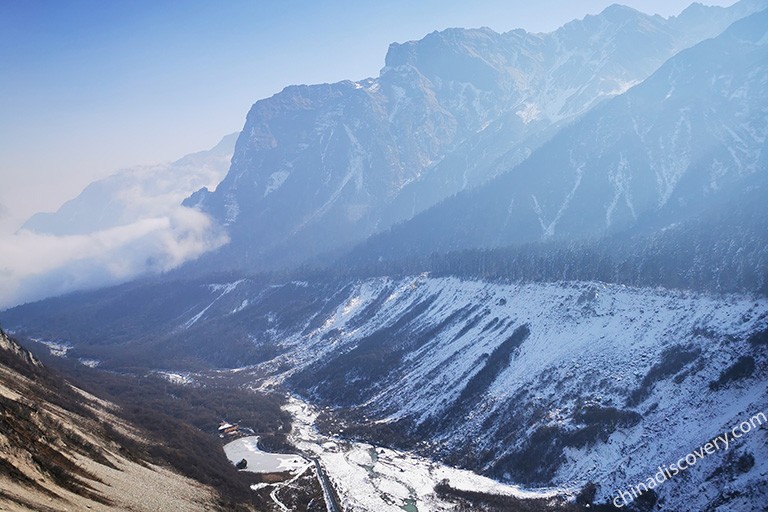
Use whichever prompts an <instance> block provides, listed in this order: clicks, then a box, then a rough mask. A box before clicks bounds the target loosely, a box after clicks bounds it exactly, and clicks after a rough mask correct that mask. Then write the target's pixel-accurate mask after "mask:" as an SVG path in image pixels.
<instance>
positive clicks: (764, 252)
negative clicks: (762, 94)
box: [327, 219, 768, 295]
mask: <svg viewBox="0 0 768 512" xmlns="http://www.w3.org/2000/svg"><path fill="white" fill-rule="evenodd" d="M754 220H755V221H757V222H759V219H754ZM327 272H330V273H331V274H333V275H335V276H336V277H337V278H368V277H375V276H393V277H397V276H404V275H413V274H417V273H421V272H430V274H431V275H432V276H436V277H437V276H458V277H465V278H472V279H487V280H504V281H523V282H554V281H602V282H606V283H618V284H625V285H629V286H652V287H655V286H661V287H665V288H673V289H688V290H698V291H711V292H718V293H727V292H753V293H759V294H762V295H766V294H768V230H766V229H765V228H763V227H762V226H760V225H752V224H746V225H736V226H733V225H732V226H728V229H727V230H724V229H723V227H722V226H718V227H711V228H710V227H709V226H708V225H707V224H706V223H704V222H702V223H700V224H696V225H689V226H683V227H676V228H675V227H673V228H671V229H669V230H666V231H659V232H656V233H654V234H652V235H647V236H644V237H635V238H629V237H622V236H613V237H608V238H604V239H601V240H598V241H580V242H543V243H537V244H528V245H524V246H516V247H500V248H490V249H467V250H461V251H453V252H448V253H433V254H432V255H430V256H410V257H409V256H405V257H403V258H401V259H388V260H382V259H376V258H374V257H371V256H370V255H368V256H363V257H358V258H356V259H355V260H347V261H345V262H344V264H342V265H337V266H335V267H331V268H330V269H327Z"/></svg>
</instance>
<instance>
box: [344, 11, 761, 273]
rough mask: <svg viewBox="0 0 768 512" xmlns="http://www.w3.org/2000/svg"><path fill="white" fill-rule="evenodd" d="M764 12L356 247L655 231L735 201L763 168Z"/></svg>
mask: <svg viewBox="0 0 768 512" xmlns="http://www.w3.org/2000/svg"><path fill="white" fill-rule="evenodd" d="M767 20H768V15H766V12H765V11H763V12H761V13H757V14H754V15H752V16H750V17H748V18H745V19H743V20H741V21H739V22H736V23H735V24H734V25H733V26H732V27H730V28H729V29H728V30H727V31H725V32H724V33H723V34H722V35H720V36H718V37H717V38H714V39H711V40H708V41H705V42H703V43H700V44H699V45H697V46H695V47H693V48H690V49H688V50H685V51H682V52H680V53H679V54H677V55H676V56H675V57H673V58H672V59H670V60H669V61H668V62H666V63H665V64H664V65H663V66H662V67H661V68H660V69H659V70H658V71H656V72H655V73H654V74H653V75H652V76H650V77H649V78H647V79H646V80H645V81H643V82H642V83H641V84H638V85H637V86H635V87H633V88H632V89H631V90H629V91H627V92H626V93H624V94H622V95H620V96H618V97H616V98H614V99H612V100H610V101H607V102H605V103H603V104H601V105H600V106H598V107H595V108H594V109H593V110H591V111H590V112H589V113H587V114H585V115H584V116H583V117H582V118H580V119H579V120H578V121H577V122H575V123H573V124H572V125H570V126H568V127H565V128H563V129H562V130H561V131H560V132H559V133H558V134H557V135H556V136H554V137H553V138H552V139H551V140H550V141H548V142H547V143H546V144H545V145H544V146H542V147H541V148H540V149H539V150H538V151H536V152H535V153H534V154H533V155H531V156H530V157H529V158H528V159H527V160H526V161H525V162H523V163H522V164H520V165H519V166H518V167H516V168H515V169H513V170H512V171H510V172H508V173H506V174H504V175H501V176H499V177H497V178H496V179H494V180H493V181H491V182H489V183H488V184H487V185H485V186H483V187H480V188H477V189H475V190H472V191H468V192H466V193H463V194H460V195H459V196H457V197H456V198H452V199H450V200H448V201H445V202H444V203H442V204H440V205H438V206H437V207H435V208H433V209H431V210H429V211H427V212H425V213H424V214H422V215H420V216H417V217H416V218H414V219H413V220H411V221H409V222H407V223H405V224H403V225H401V226H398V227H395V228H393V230H392V231H391V232H390V233H387V234H384V235H382V236H379V237H375V238H373V239H372V240H370V241H369V242H367V243H366V245H365V246H364V247H363V248H361V249H360V250H359V251H358V254H360V255H366V256H367V257H368V258H369V259H371V260H375V259H378V258H387V259H393V258H397V257H399V256H400V255H402V254H405V253H407V252H410V253H421V254H429V253H430V252H432V251H438V252H439V251H446V250H456V249H465V248H476V247H494V246H504V245H519V244H523V243H529V242H539V241H546V240H575V239H586V238H593V239H596V238H599V237H601V236H604V235H611V234H615V233H619V232H628V233H635V234H637V233H649V232H664V231H665V230H668V229H670V228H673V227H675V226H679V225H682V224H685V223H686V222H688V221H691V220H692V219H698V218H701V217H702V216H704V215H707V214H712V212H719V213H720V214H721V216H722V215H725V214H726V212H736V211H739V210H743V209H744V208H745V207H746V205H747V204H750V202H751V201H752V199H750V198H751V197H752V196H753V195H754V191H757V190H764V189H765V187H766V184H767V183H766V179H767V178H768V176H766V173H765V172H763V171H764V168H765V162H766V153H765V145H766V135H768V132H766V128H765V126H766V124H765V120H766V110H765V105H766V103H768V97H767V96H766V93H765V87H763V85H764V83H765V81H766V77H767V76H768V65H767V63H768V44H766V41H767V40H766V26H768V21H767ZM750 207H753V209H754V212H755V214H758V212H759V211H762V210H759V208H758V206H757V204H756V203H754V204H752V205H751V206H750ZM726 216H727V215H726ZM721 220H722V219H721ZM722 222H723V223H725V220H722ZM730 234H731V232H730V231H729V230H728V229H723V230H722V232H721V236H723V237H728V236H730ZM416 241H420V242H419V243H416Z"/></svg>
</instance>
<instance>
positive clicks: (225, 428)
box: [219, 421, 240, 437]
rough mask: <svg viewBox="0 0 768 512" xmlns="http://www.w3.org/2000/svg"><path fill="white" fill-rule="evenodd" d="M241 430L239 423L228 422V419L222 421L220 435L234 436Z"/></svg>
mask: <svg viewBox="0 0 768 512" xmlns="http://www.w3.org/2000/svg"><path fill="white" fill-rule="evenodd" d="M239 431H240V426H239V425H233V424H232V423H228V422H226V421H222V422H221V423H220V424H219V437H224V436H234V435H237V434H238V432H239Z"/></svg>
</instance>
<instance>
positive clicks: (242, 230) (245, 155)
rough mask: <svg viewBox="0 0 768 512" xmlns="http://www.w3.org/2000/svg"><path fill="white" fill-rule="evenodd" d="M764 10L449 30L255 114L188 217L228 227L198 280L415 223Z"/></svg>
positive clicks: (619, 10)
mask: <svg viewBox="0 0 768 512" xmlns="http://www.w3.org/2000/svg"><path fill="white" fill-rule="evenodd" d="M760 5H763V4H762V3H761V2H740V3H738V4H736V5H735V6H733V7H731V8H728V9H722V8H706V7H703V6H700V5H694V6H692V7H691V8H689V9H687V10H686V11H684V12H683V13H682V14H681V15H680V16H678V17H673V18H669V19H664V18H662V17H660V16H648V15H645V14H642V13H639V12H637V11H634V10H632V9H629V8H626V7H621V6H612V7H610V8H608V9H606V10H605V11H604V12H603V13H601V14H600V15H598V16H588V17H587V18H585V19H583V20H580V21H574V22H572V23H569V24H567V25H565V26H564V27H562V28H561V29H559V30H557V31H555V32H553V33H550V34H530V33H527V32H525V31H523V30H514V31H511V32H507V33H504V34H498V33H495V32H493V31H492V30H489V29H477V30H465V29H449V30H445V31H443V32H435V33H432V34H429V35H428V36H426V37H425V38H424V39H422V40H420V41H411V42H408V43H405V44H393V45H391V46H390V49H389V51H388V53H387V56H386V60H385V67H384V68H383V69H382V71H381V74H380V75H379V77H377V78H373V79H367V80H362V81H359V82H350V81H346V82H340V83H336V84H322V85H314V86H293V87H288V88H286V89H285V90H284V91H283V92H281V93H279V94H277V95H275V96H273V97H272V98H268V99H265V100H261V101H259V102H257V103H256V104H255V105H254V106H253V108H252V109H251V111H250V112H249V114H248V118H247V121H246V124H245V126H244V128H243V131H242V134H241V136H240V138H239V140H238V143H237V146H236V150H235V155H234V157H233V160H232V167H231V169H230V171H229V173H228V174H227V177H226V178H225V179H224V181H222V183H221V184H220V185H219V186H218V187H217V189H216V191H215V192H209V191H207V190H206V189H202V190H201V191H199V192H198V193H196V194H194V195H193V196H192V197H190V198H189V199H188V200H187V201H186V203H185V204H187V205H195V206H197V207H199V208H201V209H202V210H203V211H205V212H208V213H210V214H212V215H213V216H214V217H215V218H217V219H218V220H219V222H221V223H222V224H225V225H227V226H228V229H229V234H230V236H231V239H232V243H231V244H230V245H229V246H228V247H226V248H223V249H222V250H221V251H220V253H219V254H218V255H216V256H214V257H213V258H211V259H209V260H208V263H207V268H213V267H216V268H221V267H225V268H248V269H264V268H276V267H285V266H286V265H290V264H295V263H298V262H302V261H304V260H306V259H307V258H309V257H311V256H317V255H319V254H322V253H325V252H332V251H334V250H339V249H341V248H345V247H347V246H349V245H350V244H352V243H354V242H358V241H360V240H362V239H363V238H364V237H366V236H368V235H370V234H372V233H374V232H376V231H380V230H382V229H386V228H387V227H389V226H390V225H392V224H393V223H395V222H398V221H401V220H404V219H408V218H410V217H411V216H413V215H414V214H416V213H418V212H420V211H422V210H424V209H425V208H427V207H429V206H431V205H433V204H434V203H436V202H437V201H439V200H441V199H443V198H445V197H448V196H450V195H452V194H454V193H456V192H458V191H460V190H462V189H464V188H467V187H470V186H473V185H477V184H480V183H482V182H484V181H485V180H487V179H488V178H490V177H492V176H494V175H495V174H497V173H498V172H500V171H502V170H507V169H509V168H510V167H511V166H513V165H514V164H517V163H519V162H520V161H522V160H524V159H525V158H526V157H527V156H528V155H529V154H530V153H531V151H532V150H533V149H535V148H536V147H537V146H538V145H540V144H541V143H542V142H543V141H544V140H546V139H547V138H548V137H550V136H551V135H552V134H553V133H554V132H555V131H556V129H557V128H558V127H560V126H562V124H564V123H567V122H569V121H571V120H573V119H574V118H575V117H577V116H579V115H581V114H583V113H585V112H587V111H589V110H590V109H591V108H592V107H594V106H595V105H597V104H599V103H601V102H602V101H603V100H605V99H606V98H609V97H611V96H615V95H617V94H620V93H622V92H624V91H626V90H627V89H628V88H629V87H630V86H632V85H634V84H636V83H638V82H640V81H642V80H644V79H645V78H646V77H647V76H649V75H650V74H651V73H652V72H654V71H655V70H656V69H657V68H658V67H659V66H660V65H661V64H662V63H663V62H664V61H665V60H666V59H668V58H669V57H671V56H672V55H674V54H675V53H676V52H677V51H679V50H681V49H683V48H685V47H687V46H690V45H692V44H694V43H696V42H698V41H699V40H701V39H702V38H706V37H711V36H714V35H717V34H718V33H720V32H721V31H722V30H723V29H725V28H726V27H727V26H728V24H729V23H730V22H732V21H733V20H735V19H738V18H740V17H741V16H744V15H746V14H749V13H751V12H754V10H756V9H757V8H758V7H759V6H760ZM203 265H204V266H205V265H206V264H205V263H204V264H203Z"/></svg>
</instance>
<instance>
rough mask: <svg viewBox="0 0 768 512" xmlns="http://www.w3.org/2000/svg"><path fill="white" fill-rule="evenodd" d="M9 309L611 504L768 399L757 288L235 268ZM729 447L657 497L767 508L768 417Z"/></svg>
mask: <svg viewBox="0 0 768 512" xmlns="http://www.w3.org/2000/svg"><path fill="white" fill-rule="evenodd" d="M2 319H3V322H5V324H6V325H8V326H10V327H13V328H19V329H24V330H25V332H27V333H28V334H31V335H38V336H48V337H52V336H55V335H56V333H58V335H59V336H62V335H63V336H65V337H66V340H65V341H67V342H69V343H70V344H71V345H72V348H71V349H70V350H69V352H68V356H70V357H76V358H86V359H97V360H100V361H101V362H102V366H104V367H107V368H109V367H120V366H122V365H126V364H131V365H145V366H147V365H148V366H152V365H161V366H157V367H158V368H164V369H171V370H173V369H180V368H182V367H183V366H187V367H188V368H189V367H190V366H192V367H197V368H200V367H201V366H203V365H205V364H208V365H212V366H243V365H247V367H245V368H243V369H241V370H239V371H237V372H235V373H232V374H231V375H232V378H235V377H236V379H237V381H238V382H243V381H248V380H249V379H250V381H251V384H252V385H254V386H262V387H270V386H276V385H281V386H286V387H288V388H289V389H290V390H293V391H294V392H298V393H300V394H301V395H303V396H304V397H305V399H307V400H308V401H310V402H311V403H314V404H316V405H319V406H329V407H332V409H331V410H330V411H328V410H326V411H325V415H324V416H325V418H324V423H323V425H321V426H322V427H323V428H324V429H325V430H326V432H328V433H332V434H338V433H339V432H341V433H342V435H343V436H345V437H353V438H355V437H356V438H363V439H367V440H369V441H372V442H373V443H375V444H380V445H381V444H383V445H385V446H386V445H390V446H396V447H399V448H401V449H409V450H414V451H416V452H417V453H419V454H421V455H423V456H427V457H438V458H440V459H441V460H442V461H443V462H445V463H448V464H450V465H453V466H457V467H464V468H469V469H473V470H475V471H477V472H480V473H482V474H484V475H486V476H490V477H493V478H496V479H500V480H503V481H507V482H509V483H516V484H522V485H525V486H529V487H530V486H534V487H538V486H555V487H558V488H565V489H580V488H582V487H583V486H585V485H586V484H587V483H589V482H593V483H594V484H596V485H597V495H596V496H597V497H596V501H597V502H605V501H610V500H611V499H612V498H613V497H614V494H615V493H616V492H617V491H618V490H622V489H627V488H628V487H629V486H631V485H634V484H636V483H637V482H640V481H644V480H645V479H646V478H647V477H649V476H653V474H654V473H655V472H656V471H657V468H658V467H659V466H660V465H664V464H666V465H669V464H670V463H672V462H675V461H677V460H679V459H680V458H681V457H684V456H686V455H687V454H688V453H690V452H692V451H694V450H697V449H699V447H701V446H702V445H704V444H705V443H706V442H707V441H709V440H711V439H712V438H714V437H716V436H718V435H720V434H722V433H723V432H726V431H730V429H731V428H732V427H734V426H736V425H739V424H740V423H741V422H742V421H748V420H749V419H750V418H752V417H753V416H755V415H756V414H758V413H760V412H766V409H768V399H767V397H768V394H767V393H768V384H766V383H767V382H768V354H766V350H765V347H766V340H767V339H768V338H767V337H766V336H768V334H766V333H768V299H766V298H765V297H764V296H752V295H747V294H731V295H714V294H703V293H693V292H684V291H670V290H666V289H662V288H632V287H625V286H622V285H608V284H603V283H599V282H558V283H549V284H542V283H529V284H500V283H490V282H483V281H472V280H461V279H458V278H453V277H443V278H432V277H428V276H426V275H421V276H415V277H410V278H400V279H389V278H377V279H370V280H363V281H335V282H331V281H293V282H288V283H284V284H270V283H268V282H259V281H257V280H254V279H237V280H233V281H227V280H224V281H214V282H211V281H198V282H186V283H180V282H169V283H154V284H153V283H148V284H144V285H142V284H134V285H130V286H129V285H126V286H122V287H118V288H114V289H111V290H104V291H101V292H95V293H91V294H82V295H80V296H77V297H68V298H66V299H55V300H49V301H45V302H43V303H40V304H32V305H28V306H24V307H19V308H15V309H13V310H10V311H6V312H4V313H3V315H2ZM115 326H120V329H119V331H118V330H116V328H115ZM105 342H106V343H105ZM217 375H219V376H218V377H217V378H224V375H227V374H217ZM249 375H250V377H249ZM732 441H733V442H732V443H731V444H730V447H729V449H728V450H720V451H718V452H716V453H714V454H712V455H710V456H708V457H706V458H705V459H703V460H701V461H699V462H698V463H697V464H696V465H695V466H694V467H693V468H691V469H689V470H688V471H686V472H684V473H683V474H681V475H679V476H677V477H675V478H672V479H670V480H669V481H668V482H666V483H664V485H662V486H659V487H658V488H657V489H655V492H656V498H657V499H658V502H659V503H660V504H662V509H663V510H683V509H685V510H719V511H721V512H725V511H741V510H744V511H746V510H754V508H753V507H752V505H753V504H754V503H760V502H764V501H765V499H766V497H767V496H768V494H767V492H768V489H766V488H765V481H766V475H768V466H766V463H765V461H766V460H768V450H766V428H765V427H764V426H763V427H760V428H757V427H756V428H755V429H754V431H753V432H750V433H749V434H748V435H745V436H743V438H742V439H738V440H732ZM707 507H710V508H707Z"/></svg>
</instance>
